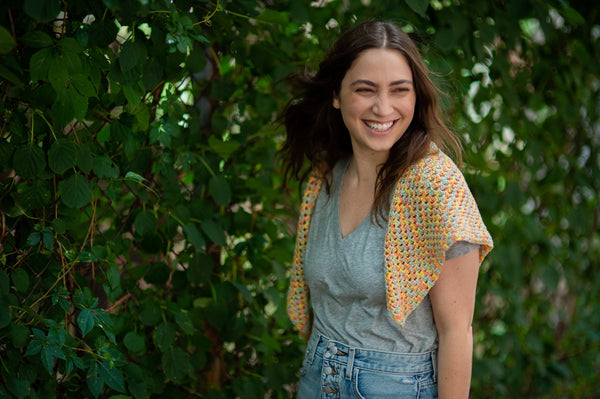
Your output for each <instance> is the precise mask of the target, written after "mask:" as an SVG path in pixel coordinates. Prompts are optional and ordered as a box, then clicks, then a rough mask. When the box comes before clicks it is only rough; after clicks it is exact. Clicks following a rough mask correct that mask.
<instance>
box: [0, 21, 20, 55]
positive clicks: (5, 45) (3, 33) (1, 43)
mask: <svg viewBox="0 0 600 399" xmlns="http://www.w3.org/2000/svg"><path fill="white" fill-rule="evenodd" d="M16 45H17V42H15V39H13V37H12V36H11V34H10V32H9V31H7V30H6V29H5V28H4V27H3V26H0V54H8V53H10V52H11V51H12V49H13V48H15V46H16Z"/></svg>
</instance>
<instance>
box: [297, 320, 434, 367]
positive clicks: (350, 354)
mask: <svg viewBox="0 0 600 399" xmlns="http://www.w3.org/2000/svg"><path fill="white" fill-rule="evenodd" d="M307 351H308V352H307V355H308V358H309V361H310V362H312V361H313V358H314V356H315V355H318V356H322V357H323V358H324V359H327V360H329V361H335V362H339V363H342V364H346V365H347V367H348V369H349V370H352V369H353V368H354V367H358V368H363V369H370V370H375V371H382V372H395V373H413V374H414V373H427V372H431V371H433V372H434V374H437V352H436V351H431V352H421V353H396V352H382V351H376V350H371V349H364V348H357V347H351V346H348V345H346V344H344V343H341V342H338V341H335V340H333V339H330V338H328V337H326V336H324V335H323V334H321V333H320V332H318V331H316V330H315V331H313V334H312V336H311V338H310V340H309V342H308V345H307Z"/></svg>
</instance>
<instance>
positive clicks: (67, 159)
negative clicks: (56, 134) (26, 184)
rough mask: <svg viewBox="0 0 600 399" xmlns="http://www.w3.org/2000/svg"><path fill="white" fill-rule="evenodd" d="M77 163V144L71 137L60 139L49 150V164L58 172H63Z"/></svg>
mask: <svg viewBox="0 0 600 399" xmlns="http://www.w3.org/2000/svg"><path fill="white" fill-rule="evenodd" d="M76 163H77V146H76V145H75V143H73V142H72V141H71V140H69V139H63V138H61V139H58V140H56V141H55V142H53V143H52V145H51V146H50V149H49V150H48V166H50V169H52V171H53V172H54V173H56V174H59V175H60V174H62V173H63V172H64V171H65V170H67V169H69V168H72V167H73V166H75V164H76Z"/></svg>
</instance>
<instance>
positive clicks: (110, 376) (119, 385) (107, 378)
mask: <svg viewBox="0 0 600 399" xmlns="http://www.w3.org/2000/svg"><path fill="white" fill-rule="evenodd" d="M99 371H100V378H102V379H103V380H104V383H105V384H106V385H108V386H109V387H111V388H112V389H114V390H115V391H117V392H122V393H125V392H126V390H125V379H124V378H123V374H122V373H121V371H119V369H117V368H116V367H112V366H111V364H110V362H108V361H106V360H103V361H102V362H101V363H100V366H99Z"/></svg>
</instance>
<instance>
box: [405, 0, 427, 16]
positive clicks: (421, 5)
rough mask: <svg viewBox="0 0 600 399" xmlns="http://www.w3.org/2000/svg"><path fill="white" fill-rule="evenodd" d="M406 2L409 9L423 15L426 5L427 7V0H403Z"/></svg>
mask: <svg viewBox="0 0 600 399" xmlns="http://www.w3.org/2000/svg"><path fill="white" fill-rule="evenodd" d="M405 1H406V4H407V5H408V6H409V7H410V9H411V10H413V11H414V12H416V13H417V14H419V15H420V16H422V17H424V16H425V11H427V7H429V0H405Z"/></svg>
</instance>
